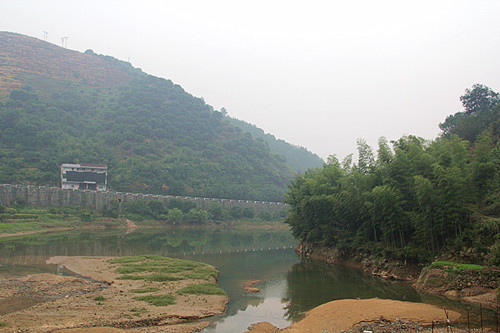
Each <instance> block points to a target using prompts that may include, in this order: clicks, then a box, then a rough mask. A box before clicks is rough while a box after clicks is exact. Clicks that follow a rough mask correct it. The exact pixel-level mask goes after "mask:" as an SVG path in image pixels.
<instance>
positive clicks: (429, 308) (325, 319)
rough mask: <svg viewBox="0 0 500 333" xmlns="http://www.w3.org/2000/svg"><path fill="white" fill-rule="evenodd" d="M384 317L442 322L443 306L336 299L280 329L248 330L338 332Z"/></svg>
mask: <svg viewBox="0 0 500 333" xmlns="http://www.w3.org/2000/svg"><path fill="white" fill-rule="evenodd" d="M448 315H449V318H450V320H451V321H452V322H453V321H454V320H456V319H458V318H459V317H460V314H459V313H457V312H454V311H448ZM380 317H384V318H385V319H388V320H396V319H407V320H411V321H415V322H419V323H423V324H430V323H431V322H432V321H441V322H443V321H445V320H446V316H445V313H444V310H443V309H440V308H438V307H437V306H434V305H430V304H425V303H411V302H401V301H393V300H382V299H378V298H373V299H366V300H353V299H346V300H339V301H333V302H329V303H326V304H323V305H320V306H318V307H316V308H314V309H312V310H311V311H309V312H308V313H307V314H306V317H305V318H304V319H303V320H301V321H299V322H297V323H295V324H293V325H292V326H289V327H287V328H284V329H282V330H280V329H277V328H276V327H272V325H271V326H270V324H269V323H265V324H264V323H259V324H258V325H254V327H253V328H252V329H250V330H249V331H248V332H251V333H270V332H273V333H274V332H280V333H299V332H329V333H334V332H339V331H341V330H347V329H349V328H351V327H352V326H353V325H355V324H357V323H360V322H365V321H375V320H378V319H380Z"/></svg>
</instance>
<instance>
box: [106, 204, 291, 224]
mask: <svg viewBox="0 0 500 333" xmlns="http://www.w3.org/2000/svg"><path fill="white" fill-rule="evenodd" d="M123 213H124V215H125V217H127V218H129V219H131V220H136V221H140V220H144V219H147V220H160V221H165V222H168V223H170V224H205V223H207V222H221V221H236V220H240V219H255V218H257V219H259V220H261V221H273V220H274V221H282V220H283V219H284V217H285V215H286V212H285V210H276V211H274V212H270V211H267V210H262V211H260V212H259V213H256V211H255V208H253V207H241V206H232V207H224V206H222V205H221V204H219V203H217V202H214V203H212V204H211V205H210V206H209V207H208V208H206V209H202V208H197V207H196V203H195V202H194V201H189V200H182V199H177V198H173V199H170V200H169V201H168V203H167V204H164V203H163V202H161V201H156V200H149V201H147V200H134V201H131V202H128V203H126V204H124V207H123ZM104 215H108V216H110V217H117V216H118V209H117V208H114V207H110V208H109V209H108V210H106V211H105V212H104Z"/></svg>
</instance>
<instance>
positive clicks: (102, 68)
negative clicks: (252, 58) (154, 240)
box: [0, 32, 294, 201]
mask: <svg viewBox="0 0 500 333" xmlns="http://www.w3.org/2000/svg"><path fill="white" fill-rule="evenodd" d="M0 63H1V64H2V65H1V66H0V68H1V71H2V73H7V74H2V78H3V79H4V80H3V81H2V84H1V85H0V91H1V93H0V97H1V96H4V98H3V99H2V102H1V103H0V182H2V183H28V184H40V185H55V186H57V185H58V184H59V167H60V164H61V163H73V162H84V163H103V164H106V165H107V166H108V173H109V177H108V180H109V184H110V187H111V188H112V189H113V190H118V191H130V192H146V193H157V194H174V195H189V196H206V197H224V198H236V199H252V200H266V201H281V200H282V199H283V195H284V192H285V191H286V188H287V185H288V184H289V181H290V180H291V179H292V178H293V176H294V171H293V170H292V169H291V168H290V167H289V166H288V165H287V164H286V163H285V162H284V160H285V159H284V158H283V157H282V156H280V155H279V154H276V153H273V152H272V151H271V150H270V149H269V146H268V145H267V144H266V143H265V142H263V141H262V140H255V139H253V138H252V136H251V135H250V134H248V133H244V132H243V131H242V130H241V129H240V128H238V127H236V126H234V125H232V124H231V123H230V122H228V121H227V120H226V119H225V118H224V115H223V114H222V113H221V112H219V111H217V110H214V109H213V108H212V107H211V106H210V105H207V104H206V103H205V102H204V101H203V99H201V98H197V97H194V96H192V95H190V94H189V93H187V92H186V91H184V90H183V89H182V87H180V86H179V85H177V84H174V83H173V82H172V81H170V80H166V79H162V78H158V77H154V76H151V75H148V74H145V73H143V72H142V71H141V70H139V69H135V68H133V67H132V66H131V65H130V64H129V63H126V62H122V61H119V60H117V59H114V58H112V57H109V56H101V55H96V54H95V53H94V52H92V51H91V50H88V51H86V52H85V53H79V52H75V51H70V50H66V49H63V48H60V47H58V46H55V45H52V44H50V43H47V42H43V41H40V40H38V39H34V38H30V37H26V36H21V35H17V34H12V33H6V32H1V33H0Z"/></svg>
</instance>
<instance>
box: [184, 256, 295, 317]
mask: <svg viewBox="0 0 500 333" xmlns="http://www.w3.org/2000/svg"><path fill="white" fill-rule="evenodd" d="M193 259H196V260H200V261H206V262H209V263H210V264H212V265H214V266H216V267H217V269H218V270H219V271H220V277H219V286H220V287H221V288H222V289H224V290H225V291H226V292H227V294H228V296H229V300H230V303H229V305H228V308H227V312H226V313H227V315H229V316H231V315H234V314H236V313H237V312H238V311H244V310H246V309H247V307H248V306H249V305H250V304H252V305H255V304H257V303H259V304H260V303H261V302H263V301H264V296H263V295H262V294H260V293H257V294H252V293H248V292H246V291H245V290H243V288H242V286H241V284H242V282H243V281H246V280H262V287H264V286H265V285H266V284H268V283H272V282H273V281H275V280H276V281H283V279H284V276H285V274H286V272H287V271H288V270H289V269H290V266H291V265H293V264H294V263H296V262H297V261H298V257H297V255H296V254H295V253H294V252H293V250H291V249H287V250H281V251H267V252H257V251H256V252H250V253H249V252H247V253H231V254H223V255H218V256H208V257H204V256H199V257H198V256H197V257H194V258H193ZM277 297H281V295H277Z"/></svg>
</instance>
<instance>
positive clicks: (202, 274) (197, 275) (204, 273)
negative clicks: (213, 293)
mask: <svg viewBox="0 0 500 333" xmlns="http://www.w3.org/2000/svg"><path fill="white" fill-rule="evenodd" d="M218 275H219V273H218V272H217V270H215V268H212V267H199V268H195V269H194V270H193V271H191V272H188V273H184V274H182V276H183V277H184V278H186V279H196V280H198V279H199V280H211V279H212V278H214V279H216V278H217V276H218Z"/></svg>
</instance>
